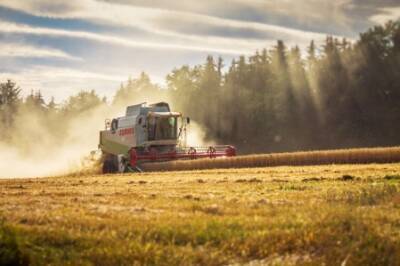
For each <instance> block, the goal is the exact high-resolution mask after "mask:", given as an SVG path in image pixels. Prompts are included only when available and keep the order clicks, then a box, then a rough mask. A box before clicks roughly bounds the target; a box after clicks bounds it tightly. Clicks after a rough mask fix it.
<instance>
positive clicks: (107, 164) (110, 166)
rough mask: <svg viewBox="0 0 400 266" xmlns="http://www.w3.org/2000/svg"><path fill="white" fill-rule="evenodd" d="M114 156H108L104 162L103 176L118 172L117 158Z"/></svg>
mask: <svg viewBox="0 0 400 266" xmlns="http://www.w3.org/2000/svg"><path fill="white" fill-rule="evenodd" d="M114 157H115V156H114V155H111V154H107V155H106V156H105V158H104V161H103V169H102V170H103V174H113V173H116V172H118V166H117V165H116V158H114Z"/></svg>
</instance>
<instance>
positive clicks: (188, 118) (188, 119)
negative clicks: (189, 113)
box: [186, 117, 190, 125]
mask: <svg viewBox="0 0 400 266" xmlns="http://www.w3.org/2000/svg"><path fill="white" fill-rule="evenodd" d="M186 124H188V125H189V124H190V117H186Z"/></svg>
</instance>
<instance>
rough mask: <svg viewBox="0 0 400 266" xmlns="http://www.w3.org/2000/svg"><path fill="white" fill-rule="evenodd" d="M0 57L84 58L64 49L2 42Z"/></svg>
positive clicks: (0, 44)
mask: <svg viewBox="0 0 400 266" xmlns="http://www.w3.org/2000/svg"><path fill="white" fill-rule="evenodd" d="M0 57H27V58H60V59H68V60H82V59H81V58H78V57H75V56H72V55H70V54H67V53H65V52H64V51H61V50H58V49H53V48H47V47H37V46H32V45H29V44H23V43H0Z"/></svg>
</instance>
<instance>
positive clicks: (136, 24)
mask: <svg viewBox="0 0 400 266" xmlns="http://www.w3.org/2000/svg"><path fill="white" fill-rule="evenodd" d="M5 1H6V2H3V3H2V5H4V6H6V7H8V8H14V9H18V10H23V11H27V12H30V13H31V14H34V15H40V16H48V17H54V18H69V19H71V18H79V19H87V20H90V21H92V22H93V21H95V22H97V23H99V24H104V25H110V24H112V25H116V26H124V27H131V28H139V29H141V30H145V31H147V32H149V33H151V34H152V35H153V36H154V37H153V39H154V38H156V39H157V38H163V40H161V41H158V42H155V41H152V42H149V41H147V42H146V41H135V42H132V40H129V41H128V42H127V40H126V38H124V39H125V40H124V41H122V40H121V39H119V40H116V39H115V38H116V37H113V40H112V41H113V42H118V43H120V44H123V43H125V44H128V45H131V46H148V47H152V48H172V49H189V50H194V51H213V52H221V53H231V54H243V53H250V52H253V51H254V50H256V49H260V48H262V47H265V45H266V44H268V41H269V42H270V43H271V42H272V41H275V40H276V39H283V40H285V41H288V42H291V43H294V42H297V43H303V44H304V43H305V42H307V43H308V42H309V41H310V40H311V39H314V40H322V39H324V38H325V34H324V33H316V32H312V31H304V30H296V29H291V28H289V27H282V26H277V25H271V24H266V23H259V22H251V21H250V22H249V21H242V20H235V19H226V18H221V17H216V16H209V15H205V14H199V13H195V12H186V11H175V10H169V9H161V8H158V7H140V6H134V5H129V4H124V3H123V4H115V3H108V2H97V1H93V0H82V1H81V5H80V6H79V5H76V4H74V5H73V8H72V7H71V8H69V9H66V10H65V12H64V13H60V12H52V8H50V7H53V5H56V4H54V2H48V1H41V2H40V3H41V4H38V5H33V4H31V1H29V0H27V1H24V2H22V3H21V2H16V1H10V0H5ZM57 2H58V1H56V2H55V3H57ZM197 6H199V5H197ZM57 10H58V9H57ZM249 33H250V34H249ZM75 36H76V35H75ZM81 36H83V35H82V34H81ZM85 36H86V37H89V36H88V35H87V34H86V35H85ZM90 37H91V38H92V39H97V40H100V39H101V38H98V36H93V35H91V36H90ZM205 37H206V38H205ZM108 39H109V41H111V38H108ZM232 43H234V44H235V45H234V46H232ZM227 47H230V48H229V49H228V48H227Z"/></svg>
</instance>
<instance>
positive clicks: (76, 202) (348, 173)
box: [0, 153, 400, 265]
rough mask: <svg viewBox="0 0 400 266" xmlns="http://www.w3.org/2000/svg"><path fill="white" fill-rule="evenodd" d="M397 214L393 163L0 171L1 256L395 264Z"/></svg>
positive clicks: (399, 176)
mask: <svg viewBox="0 0 400 266" xmlns="http://www.w3.org/2000/svg"><path fill="white" fill-rule="evenodd" d="M360 154H363V153H360ZM282 156H283V155H282ZM278 158H280V157H278ZM358 158H360V157H358ZM277 160H278V159H277ZM293 160H294V161H296V160H295V159H293ZM250 162H251V160H249V163H250ZM399 221H400V164H363V165H335V166H332V165H329V166H328V165H325V166H291V167H268V168H243V169H226V170H222V169H218V170H200V171H180V172H154V173H143V174H124V175H103V176H97V175H93V176H89V175H88V176H78V175H76V176H63V177H49V178H37V179H34V178H33V179H8V180H6V179H4V180H0V265H18V264H20V265H26V264H32V265H45V264H46V265H400V223H399Z"/></svg>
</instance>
